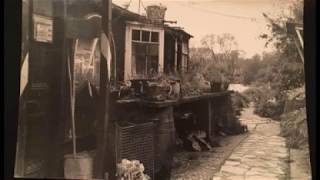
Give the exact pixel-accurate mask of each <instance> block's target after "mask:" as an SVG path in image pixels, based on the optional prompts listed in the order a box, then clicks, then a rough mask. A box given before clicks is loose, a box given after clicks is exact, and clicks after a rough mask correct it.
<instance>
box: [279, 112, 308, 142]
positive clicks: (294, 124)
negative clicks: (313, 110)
mask: <svg viewBox="0 0 320 180" xmlns="http://www.w3.org/2000/svg"><path fill="white" fill-rule="evenodd" d="M280 125H281V135H282V136H284V137H287V145H288V146H289V147H290V148H303V147H305V146H307V145H308V127H307V118H306V109H305V108H300V109H298V110H295V111H291V112H289V113H285V114H283V115H282V116H281V123H280Z"/></svg>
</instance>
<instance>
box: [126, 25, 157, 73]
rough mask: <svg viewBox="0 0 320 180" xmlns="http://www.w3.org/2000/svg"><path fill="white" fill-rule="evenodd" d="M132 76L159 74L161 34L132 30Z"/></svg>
mask: <svg viewBox="0 0 320 180" xmlns="http://www.w3.org/2000/svg"><path fill="white" fill-rule="evenodd" d="M131 60H132V69H131V71H132V75H133V77H141V78H143V77H148V76H151V75H154V74H156V73H158V68H159V67H158V63H159V32H152V31H143V30H132V59H131Z"/></svg>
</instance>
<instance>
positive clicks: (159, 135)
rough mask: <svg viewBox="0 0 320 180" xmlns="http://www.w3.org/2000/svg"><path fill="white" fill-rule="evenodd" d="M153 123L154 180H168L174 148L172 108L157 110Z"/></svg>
mask: <svg viewBox="0 0 320 180" xmlns="http://www.w3.org/2000/svg"><path fill="white" fill-rule="evenodd" d="M153 121H154V123H155V141H154V142H155V172H156V175H155V179H161V180H166V179H170V174H171V171H170V170H171V163H172V159H173V153H174V146H175V127H174V119H173V107H165V108H162V109H158V111H157V115H156V118H154V119H153Z"/></svg>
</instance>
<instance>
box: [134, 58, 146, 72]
mask: <svg viewBox="0 0 320 180" xmlns="http://www.w3.org/2000/svg"><path fill="white" fill-rule="evenodd" d="M145 70H146V56H141V55H137V56H136V73H137V74H138V75H142V74H145Z"/></svg>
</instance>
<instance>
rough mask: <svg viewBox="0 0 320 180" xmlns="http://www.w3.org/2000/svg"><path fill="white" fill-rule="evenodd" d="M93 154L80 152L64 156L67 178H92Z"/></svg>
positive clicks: (65, 175)
mask: <svg viewBox="0 0 320 180" xmlns="http://www.w3.org/2000/svg"><path fill="white" fill-rule="evenodd" d="M92 173H93V155H92V154H89V153H81V154H80V153H79V154H76V156H74V155H73V154H67V155H65V156H64V177H65V178H66V179H92Z"/></svg>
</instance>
